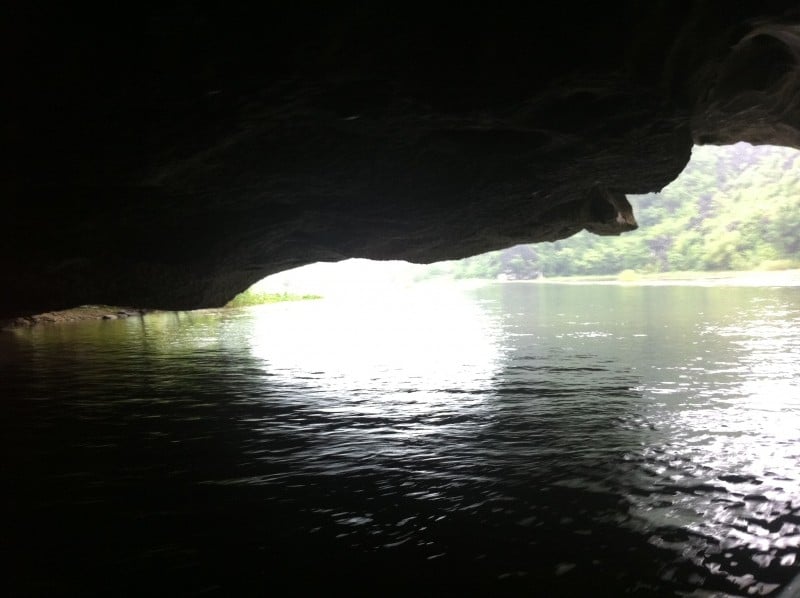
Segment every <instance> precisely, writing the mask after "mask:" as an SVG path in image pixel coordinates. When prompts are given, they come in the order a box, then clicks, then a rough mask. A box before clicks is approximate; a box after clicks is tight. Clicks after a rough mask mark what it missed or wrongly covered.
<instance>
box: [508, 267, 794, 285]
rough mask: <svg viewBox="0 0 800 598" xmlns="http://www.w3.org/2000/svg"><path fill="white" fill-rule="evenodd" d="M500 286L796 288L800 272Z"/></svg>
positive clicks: (568, 279) (570, 279) (561, 279)
mask: <svg viewBox="0 0 800 598" xmlns="http://www.w3.org/2000/svg"><path fill="white" fill-rule="evenodd" d="M493 282H497V283H502V284H520V283H529V284H530V283H533V284H573V285H587V284H595V285H622V286H741V287H761V286H765V287H776V286H777V287H797V286H800V269H794V270H775V271H738V270H731V271H719V272H659V273H653V274H639V273H630V274H627V275H625V276H620V275H616V276H614V275H598V276H554V277H552V278H536V279H533V280H496V281H493Z"/></svg>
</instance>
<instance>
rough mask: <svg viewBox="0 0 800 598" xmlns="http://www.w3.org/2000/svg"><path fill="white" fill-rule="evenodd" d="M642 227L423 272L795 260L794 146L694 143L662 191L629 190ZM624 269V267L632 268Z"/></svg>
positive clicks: (797, 182)
mask: <svg viewBox="0 0 800 598" xmlns="http://www.w3.org/2000/svg"><path fill="white" fill-rule="evenodd" d="M629 199H630V200H631V203H632V204H633V206H634V213H635V214H636V218H637V221H638V222H639V225H640V228H639V229H638V230H637V231H634V232H631V233H626V234H624V235H622V236H620V237H598V236H595V235H592V234H589V233H587V232H585V231H584V232H582V233H580V234H578V235H575V236H574V237H572V238H570V239H564V240H562V241H556V242H555V243H541V244H534V245H518V246H516V247H511V248H508V249H504V250H502V251H494V252H490V253H487V254H483V255H479V256H475V257H472V258H468V259H466V260H460V261H458V262H448V263H445V264H437V265H436V266H435V270H433V269H430V270H428V271H427V273H426V275H425V276H426V277H431V276H442V275H444V276H451V277H454V278H497V277H498V276H499V277H506V278H510V279H532V278H537V277H538V276H548V277H550V276H573V275H580V276H587V275H610V274H613V275H616V274H617V273H619V272H622V271H626V270H627V271H635V272H636V273H639V274H650V273H659V272H674V271H686V270H697V271H714V270H755V269H778V268H781V267H793V266H796V265H797V264H798V263H800V152H797V151H796V150H793V149H788V148H781V147H773V146H752V145H748V144H746V143H738V144H736V145H732V146H727V147H706V146H703V147H695V148H694V151H693V152H692V159H691V161H690V162H689V164H688V165H687V166H686V169H685V170H684V171H683V173H681V175H680V177H678V179H677V180H676V181H674V182H673V183H672V184H670V185H668V186H667V187H665V188H664V189H663V190H662V191H661V193H650V194H648V195H639V196H631V197H630V198H629ZM630 276H631V274H630V273H628V274H626V277H630Z"/></svg>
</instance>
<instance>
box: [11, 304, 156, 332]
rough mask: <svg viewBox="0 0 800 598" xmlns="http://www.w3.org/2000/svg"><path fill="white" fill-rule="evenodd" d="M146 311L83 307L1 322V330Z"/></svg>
mask: <svg viewBox="0 0 800 598" xmlns="http://www.w3.org/2000/svg"><path fill="white" fill-rule="evenodd" d="M148 311H149V310H146V309H135V308H125V309H120V308H119V307H111V306H108V305H82V306H80V307H75V308H72V309H65V310H59V311H50V312H45V313H41V314H35V315H30V316H22V317H18V318H10V319H7V320H2V321H0V329H13V328H27V327H30V326H36V325H40V324H64V323H68V322H83V321H86V320H116V319H122V318H130V317H138V316H143V315H144V314H146V313H148Z"/></svg>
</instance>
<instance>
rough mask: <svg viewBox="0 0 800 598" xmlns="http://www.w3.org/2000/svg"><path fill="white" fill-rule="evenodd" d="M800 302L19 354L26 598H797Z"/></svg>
mask: <svg viewBox="0 0 800 598" xmlns="http://www.w3.org/2000/svg"><path fill="white" fill-rule="evenodd" d="M799 324H800V289H797V288H783V289H747V288H739V289H736V288H703V287H649V288H648V287H617V286H544V285H541V286H539V285H515V284H505V285H491V286H487V287H483V288H478V289H472V290H455V289H449V290H447V289H433V290H431V289H429V290H424V289H417V290H412V291H409V292H407V293H398V292H395V293H393V294H391V295H388V296H379V295H370V294H368V293H362V294H360V296H359V298H358V299H352V300H350V301H335V300H324V301H320V302H305V303H297V304H278V305H271V306H265V307H263V308H256V309H252V310H250V311H247V310H243V311H230V312H226V313H182V314H161V315H151V316H147V317H145V318H143V319H129V320H121V321H110V322H108V321H106V322H89V323H83V324H73V325H62V326H52V327H45V326H42V327H39V328H35V329H33V330H20V331H16V332H13V333H3V334H2V335H0V375H1V376H2V377H1V378H0V395H1V396H2V401H0V409H1V410H2V411H0V416H1V419H0V421H1V422H2V424H0V425H1V426H2V428H1V429H0V431H1V432H2V439H3V442H4V447H3V457H2V463H3V467H2V475H3V482H4V487H5V490H4V491H3V503H4V509H3V514H4V517H3V528H2V530H1V531H2V540H1V541H0V542H2V544H1V545H0V546H1V547H2V555H1V556H2V560H3V563H4V564H5V565H6V566H7V571H8V573H7V574H5V575H4V576H3V577H2V582H1V583H2V586H0V591H2V592H3V593H4V594H5V595H18V594H23V595H24V594H34V595H35V594H46V595H52V594H83V595H87V594H96V593H104V594H109V595H119V594H136V595H153V594H163V593H170V594H182V595H183V594H212V595H213V594H220V595H231V594H235V595H242V594H270V593H275V594H280V595H285V594H291V593H292V592H290V591H287V590H286V589H279V588H286V587H289V588H292V589H293V590H294V591H295V592H296V593H302V592H304V591H308V590H313V591H315V592H316V593H318V594H329V593H332V592H333V591H335V590H338V591H344V592H346V593H348V594H363V595H385V594H391V593H401V594H415V595H443V594H454V595H481V594H484V595H488V594H491V595H497V594H504V593H508V594H513V595H534V596H551V595H578V596H594V595H608V596H616V595H642V596H652V595H676V594H677V595H693V596H712V595H718V594H717V592H721V593H726V594H731V595H742V596H752V595H766V594H773V595H775V594H776V593H777V591H778V590H779V589H780V587H781V586H782V585H784V584H785V583H786V582H787V581H788V580H789V579H791V578H792V577H793V576H794V575H795V574H796V573H798V567H800V562H798V561H800V559H798V558H797V553H798V552H799V551H800V442H798V441H799V440H800V376H799V374H800V328H799V327H798V325H799Z"/></svg>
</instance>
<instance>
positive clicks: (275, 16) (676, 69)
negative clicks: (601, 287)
mask: <svg viewBox="0 0 800 598" xmlns="http://www.w3.org/2000/svg"><path fill="white" fill-rule="evenodd" d="M270 4H272V3H262V4H258V5H257V8H254V7H252V6H247V5H246V4H243V3H236V2H225V3H222V2H205V3H199V2H198V3H193V2H180V3H170V2H168V3H154V4H153V8H152V9H148V8H146V7H144V6H139V5H136V6H131V7H130V8H129V9H127V12H126V11H125V10H124V9H121V8H120V7H118V6H114V7H109V8H107V9H106V11H105V12H103V11H98V10H96V9H92V10H89V9H81V8H76V7H75V6H73V5H71V4H69V3H63V4H57V5H54V6H50V7H45V6H42V5H38V4H33V3H21V2H20V3H17V4H16V5H15V4H14V3H12V4H11V5H10V7H7V8H6V9H4V10H5V18H3V19H2V27H3V30H2V31H1V32H0V33H2V42H0V43H2V60H3V68H4V71H3V72H4V73H5V81H4V87H5V93H4V99H5V100H6V106H7V108H6V115H7V118H6V119H4V123H3V136H4V144H3V145H4V147H6V148H8V149H9V150H10V151H9V152H8V153H7V154H6V158H5V159H4V160H3V161H2V165H1V166H0V173H1V174H2V183H1V184H2V188H0V191H1V192H2V197H3V202H2V205H3V207H2V212H1V213H2V217H3V224H4V226H3V231H2V236H1V237H0V288H2V289H3V291H2V295H0V316H2V317H9V316H16V315H24V314H29V313H35V312H41V311H46V310H51V309H57V308H64V307H71V306H74V305H79V304H85V303H107V304H123V305H137V306H141V307H154V308H195V307H203V306H212V305H219V304H221V303H223V302H225V301H226V300H227V299H229V298H230V297H232V296H233V295H234V294H235V293H236V292H238V291H240V290H242V289H243V288H245V287H247V286H248V285H249V284H251V283H252V282H255V281H256V280H258V279H260V278H262V277H263V276H266V275H268V274H270V273H274V272H277V271H280V270H283V269H287V268H291V267H294V266H299V265H302V264H305V263H309V262H313V261H317V260H336V259H342V258H346V257H369V258H376V259H387V258H403V259H408V260H412V261H435V260H440V259H446V258H456V257H463V256H466V255H471V254H475V253H479V252H483V251H487V250H490V249H496V248H499V247H504V246H509V245H513V244H516V243H523V242H533V241H545V240H555V239H559V238H563V237H566V236H569V235H572V234H574V233H576V232H578V231H580V230H582V229H584V228H586V229H588V230H590V231H592V232H596V233H598V234H619V233H621V232H624V231H627V230H631V229H633V228H635V227H636V224H635V219H634V216H633V214H632V213H631V211H630V206H629V204H628V203H627V200H626V199H625V194H627V193H644V192H649V191H655V190H659V189H661V188H662V187H663V186H664V185H666V184H667V183H669V182H670V181H671V180H673V179H674V178H675V177H676V176H677V175H678V174H679V173H680V171H681V170H682V168H683V167H684V165H685V164H686V162H687V161H688V158H689V154H690V151H691V146H692V143H717V144H722V143H731V142H735V141H739V140H745V141H750V142H753V143H778V144H784V145H792V146H795V147H800V11H799V10H798V8H797V6H796V2H787V1H784V2H776V1H763V0H759V1H751V2H744V1H740V2H709V1H707V2H700V1H697V2H689V1H653V2H635V1H633V0H630V1H620V2H615V3H608V4H605V3H600V2H594V3H586V6H583V5H582V3H575V2H571V3H566V2H564V3H554V6H548V7H546V8H544V7H541V8H539V7H538V6H539V5H538V4H537V3H531V5H530V6H529V7H528V8H527V9H526V10H524V11H522V10H512V9H511V8H505V7H502V6H498V5H497V4H496V3H481V4H478V3H467V4H466V5H464V6H462V5H456V4H452V3H447V4H446V5H442V6H434V5H433V4H431V3H429V4H428V5H419V6H416V5H414V3H408V2H404V3H397V4H396V5H395V4H387V3H377V2H376V3H368V2H362V3H350V4H347V5H342V4H340V3H322V4H323V5H322V6H316V5H315V4H313V3H307V2H291V3H289V2H286V3H281V4H282V6H280V7H277V8H273V7H270Z"/></svg>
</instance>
